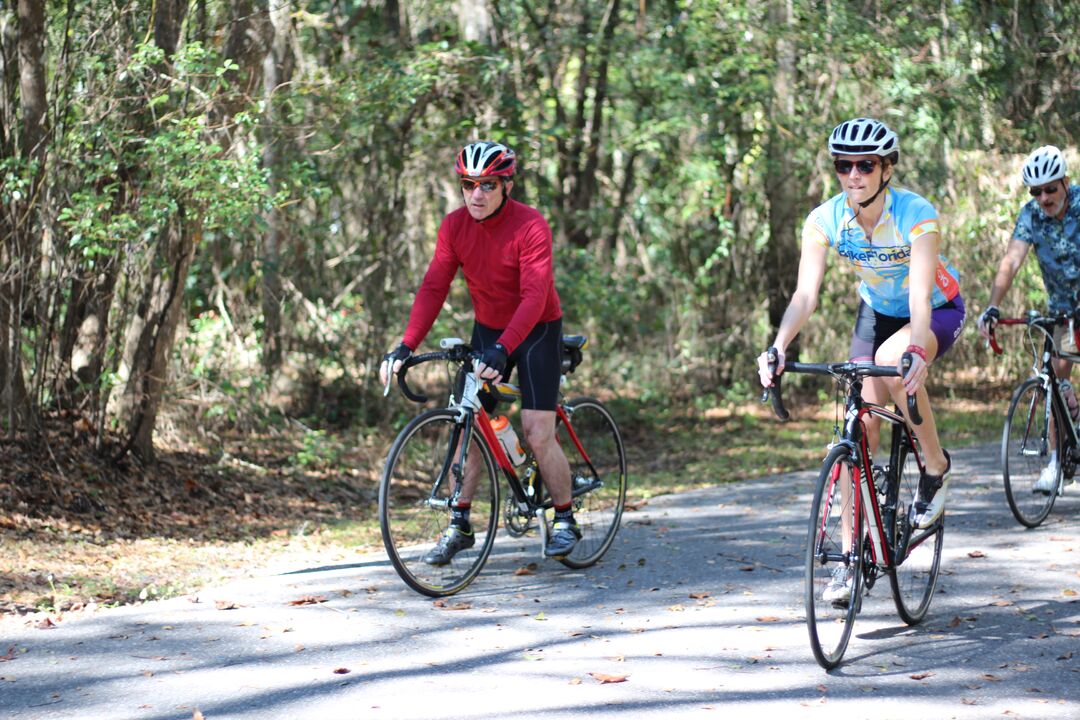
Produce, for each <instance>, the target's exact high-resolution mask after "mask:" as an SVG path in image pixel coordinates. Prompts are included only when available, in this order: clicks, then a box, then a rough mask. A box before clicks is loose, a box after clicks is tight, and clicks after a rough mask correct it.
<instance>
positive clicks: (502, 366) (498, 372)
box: [476, 343, 507, 380]
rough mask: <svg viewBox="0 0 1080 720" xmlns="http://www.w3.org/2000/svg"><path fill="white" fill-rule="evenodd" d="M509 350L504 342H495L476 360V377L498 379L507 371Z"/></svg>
mask: <svg viewBox="0 0 1080 720" xmlns="http://www.w3.org/2000/svg"><path fill="white" fill-rule="evenodd" d="M506 361H507V352H506V348H505V347H503V344H502V343H495V344H494V345H492V346H491V347H489V348H488V349H487V350H484V353H483V354H482V355H481V356H480V359H479V360H478V361H477V362H476V377H478V378H480V379H481V380H498V379H499V378H501V377H502V376H503V374H504V373H505V372H506Z"/></svg>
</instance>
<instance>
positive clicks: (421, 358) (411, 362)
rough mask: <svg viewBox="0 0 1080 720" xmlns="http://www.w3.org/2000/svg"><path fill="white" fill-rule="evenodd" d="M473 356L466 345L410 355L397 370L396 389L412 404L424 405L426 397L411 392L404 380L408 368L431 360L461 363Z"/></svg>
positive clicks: (422, 394)
mask: <svg viewBox="0 0 1080 720" xmlns="http://www.w3.org/2000/svg"><path fill="white" fill-rule="evenodd" d="M473 355H476V353H473V352H472V350H471V349H470V348H469V346H468V345H458V346H456V347H454V348H451V349H450V350H440V351H438V352H429V353H423V354H422V355H412V356H410V357H409V358H408V359H407V360H406V361H405V362H403V363H402V364H401V369H400V370H398V374H397V382H398V387H399V388H401V393H402V394H403V395H404V396H405V397H407V398H409V399H410V400H412V401H413V402H415V403H426V402H427V401H428V396H427V395H425V394H424V393H422V392H421V393H415V392H413V391H412V388H410V387H409V383H408V381H407V380H406V379H405V376H406V375H408V374H409V368H412V367H416V366H417V365H420V364H422V363H426V362H431V361H432V360H454V361H457V362H462V361H465V360H468V359H470V358H471V357H472V356H473Z"/></svg>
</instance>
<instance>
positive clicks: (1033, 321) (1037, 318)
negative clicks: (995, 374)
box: [989, 310, 1068, 355]
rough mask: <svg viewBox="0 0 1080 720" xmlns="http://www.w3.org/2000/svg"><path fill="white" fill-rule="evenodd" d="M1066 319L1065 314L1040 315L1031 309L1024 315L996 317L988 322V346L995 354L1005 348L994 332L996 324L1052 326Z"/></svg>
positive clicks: (998, 353)
mask: <svg viewBox="0 0 1080 720" xmlns="http://www.w3.org/2000/svg"><path fill="white" fill-rule="evenodd" d="M1067 320H1068V316H1066V315H1040V314H1039V313H1038V312H1037V311H1035V310H1032V311H1030V312H1028V314H1027V315H1025V316H1024V317H1016V318H1004V317H1003V318H998V319H997V320H995V321H994V322H992V323H990V330H989V333H990V348H991V349H992V350H993V351H994V354H996V355H1002V354H1004V353H1005V350H1004V349H1003V348H1002V347H1001V345H999V344H998V341H997V333H996V332H994V331H995V329H996V328H997V326H998V325H1028V326H1031V325H1039V326H1047V327H1054V326H1055V325H1060V324H1063V323H1064V322H1066V321H1067Z"/></svg>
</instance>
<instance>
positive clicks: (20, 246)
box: [0, 0, 48, 433]
mask: <svg viewBox="0 0 1080 720" xmlns="http://www.w3.org/2000/svg"><path fill="white" fill-rule="evenodd" d="M18 18H19V25H18V57H19V101H20V110H21V113H22V133H21V134H20V137H19V156H20V157H21V158H22V160H23V161H24V165H23V168H24V169H23V172H24V173H27V175H28V179H29V182H28V183H27V185H26V186H25V189H24V194H23V195H22V196H21V197H19V198H18V199H16V200H14V201H13V202H11V203H10V204H9V206H8V207H6V208H4V210H3V213H4V219H3V223H2V227H0V232H2V234H3V237H2V240H0V242H2V248H3V249H2V251H0V253H2V255H3V257H0V260H2V261H3V267H4V268H5V272H4V278H5V279H4V281H3V282H2V284H0V345H2V346H3V349H2V350H0V407H3V409H4V410H5V413H4V420H5V423H6V425H7V429H8V432H9V433H13V432H14V431H15V430H16V429H18V428H19V427H20V426H24V425H29V426H35V425H36V421H35V417H36V412H35V408H34V407H33V404H32V402H31V399H30V397H29V395H28V393H27V391H26V381H25V378H24V376H23V367H22V346H23V323H24V322H25V321H26V320H30V321H31V322H33V321H34V318H35V316H36V315H37V313H36V306H35V303H34V302H33V297H34V295H35V292H36V290H37V283H36V278H37V267H38V263H37V262H36V258H37V257H38V247H37V245H36V243H35V236H36V233H35V228H36V227H37V226H38V223H37V214H38V213H37V207H38V202H39V197H38V196H39V192H40V189H41V179H42V177H43V170H44V165H45V158H46V154H45V144H46V140H47V137H48V122H47V119H48V116H47V109H48V104H47V98H46V91H45V57H44V55H45V3H44V2H43V1H42V0H19V4H18Z"/></svg>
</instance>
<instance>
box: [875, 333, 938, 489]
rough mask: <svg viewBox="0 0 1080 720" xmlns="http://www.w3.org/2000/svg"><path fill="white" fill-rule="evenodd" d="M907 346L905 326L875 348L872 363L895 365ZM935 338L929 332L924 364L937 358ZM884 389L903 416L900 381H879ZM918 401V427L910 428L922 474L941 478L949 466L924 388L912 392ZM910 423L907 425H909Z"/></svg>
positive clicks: (904, 395) (904, 403) (904, 404)
mask: <svg viewBox="0 0 1080 720" xmlns="http://www.w3.org/2000/svg"><path fill="white" fill-rule="evenodd" d="M910 344H911V326H910V325H909V326H906V327H904V328H903V329H902V330H900V331H899V332H898V333H896V334H895V335H893V336H892V337H891V338H889V339H888V340H886V341H885V342H884V343H882V345H881V347H880V348H878V351H877V355H876V356H875V358H874V362H876V363H877V364H878V365H896V364H897V363H899V362H900V356H901V355H903V354H904V350H905V349H906V348H907V346H908V345H910ZM937 349H938V346H937V338H936V337H935V336H934V335H933V334H932V333H931V335H930V338H929V340H928V341H927V343H926V361H927V362H933V360H934V358H935V357H937ZM881 380H882V382H883V384H884V385H885V386H886V387H887V388H888V391H889V394H890V395H891V396H892V399H893V402H895V403H896V404H897V406H898V407H899V408H900V411H901V412H902V413H904V414H905V415H906V414H907V393H906V392H905V391H904V385H903V382H902V381H901V380H900V378H881ZM916 398H918V402H919V414H920V415H922V424H920V425H912V426H911V427H912V430H913V432H914V433H915V437H917V438H918V439H919V445H920V446H921V448H922V453H923V462H924V463H926V472H927V473H928V474H930V475H941V474H943V473H944V472H945V470H946V468H948V466H949V461H948V460H946V459H945V452H944V451H943V450H942V449H941V440H940V439H939V438H938V431H937V423H936V421H935V420H934V410H933V408H931V407H930V396H929V395H928V394H927V392H926V388H925V387H924V388H922V389H921V390H919V392H918V393H916ZM909 424H910V423H909Z"/></svg>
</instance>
